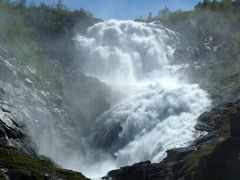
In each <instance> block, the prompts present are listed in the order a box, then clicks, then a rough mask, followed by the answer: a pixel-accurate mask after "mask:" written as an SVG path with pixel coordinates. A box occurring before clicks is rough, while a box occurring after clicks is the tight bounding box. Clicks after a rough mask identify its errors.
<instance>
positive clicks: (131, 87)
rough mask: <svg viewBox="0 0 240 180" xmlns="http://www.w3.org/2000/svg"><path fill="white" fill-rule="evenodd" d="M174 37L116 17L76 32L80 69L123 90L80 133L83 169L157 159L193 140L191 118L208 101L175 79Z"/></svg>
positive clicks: (93, 172)
mask: <svg viewBox="0 0 240 180" xmlns="http://www.w3.org/2000/svg"><path fill="white" fill-rule="evenodd" d="M177 42H178V34H176V33H175V32H173V31H171V30H169V29H167V28H165V27H163V26H162V25H160V24H159V23H150V24H147V23H138V22H134V21H116V20H110V21H106V22H101V23H98V24H96V25H94V26H92V27H91V28H89V29H88V32H87V35H85V36H82V35H78V36H77V37H76V44H77V47H78V48H79V51H80V53H81V57H82V58H83V59H85V61H84V62H83V64H82V65H81V66H82V71H83V72H84V73H85V74H87V75H89V76H92V77H95V78H97V79H99V80H100V81H102V82H105V83H107V84H108V85H109V86H111V87H117V88H118V89H119V91H121V92H124V97H122V98H121V100H120V101H117V102H113V103H112V106H111V108H110V109H109V110H108V111H106V112H104V113H103V114H102V115H101V116H99V117H98V119H97V120H96V122H95V124H94V125H93V127H92V130H91V132H92V133H91V134H90V135H89V136H88V137H85V138H83V140H82V141H83V145H84V148H85V151H86V154H85V155H84V157H83V159H84V165H83V166H82V167H80V170H81V171H83V173H85V174H87V175H89V176H90V177H94V176H101V175H104V174H105V173H106V172H107V171H109V170H111V169H113V168H117V167H120V166H124V165H130V164H133V163H135V162H139V161H145V160H151V161H153V162H158V161H160V160H161V159H162V158H163V157H164V156H165V155H166V150H168V149H171V148H175V147H182V146H186V145H188V144H189V143H191V142H192V140H194V137H195V135H196V133H195V129H194V126H195V125H196V119H197V117H198V116H199V115H200V114H201V113H202V112H204V111H205V110H206V108H207V107H208V106H209V104H210V101H209V99H208V97H207V94H206V93H205V92H204V91H203V90H201V89H200V88H199V86H198V85H196V84H189V83H187V82H184V81H183V80H182V79H181V80H180V77H182V76H181V74H182V72H183V69H184V67H185V65H179V64H178V65H176V64H174V60H173V53H174V50H175V47H176V46H177Z"/></svg>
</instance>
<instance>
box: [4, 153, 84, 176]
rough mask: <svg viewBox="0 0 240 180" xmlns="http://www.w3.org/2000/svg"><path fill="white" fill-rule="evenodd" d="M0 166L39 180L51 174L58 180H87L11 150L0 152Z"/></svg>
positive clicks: (48, 162) (79, 174)
mask: <svg viewBox="0 0 240 180" xmlns="http://www.w3.org/2000/svg"><path fill="white" fill-rule="evenodd" d="M0 165H1V166H3V167H6V168H7V169H13V170H16V171H20V172H26V171H29V172H31V173H30V174H31V175H33V176H34V177H37V178H38V179H39V180H41V179H43V178H44V175H45V174H51V175H53V176H56V177H59V178H63V179H71V180H86V179H87V178H86V177H84V176H83V175H82V174H81V173H79V172H74V171H71V170H65V169H60V168H58V167H56V165H55V164H53V163H52V162H50V161H47V160H42V159H39V158H36V157H33V156H30V155H27V154H24V153H22V152H19V151H17V150H16V149H12V148H9V149H3V150H0ZM4 178H5V176H4V174H3V173H2V172H1V173H0V179H4Z"/></svg>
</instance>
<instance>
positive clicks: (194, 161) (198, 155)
mask: <svg viewBox="0 0 240 180" xmlns="http://www.w3.org/2000/svg"><path fill="white" fill-rule="evenodd" d="M215 147H216V145H210V146H206V147H203V148H202V149H200V150H198V151H195V152H194V153H192V154H191V155H190V156H187V157H186V158H185V159H184V162H183V167H182V169H181V170H182V171H184V172H185V173H186V174H188V173H190V172H191V174H195V173H196V172H197V170H198V167H199V164H200V160H201V159H202V158H203V157H206V156H207V155H209V154H211V153H212V152H213V151H214V149H215Z"/></svg>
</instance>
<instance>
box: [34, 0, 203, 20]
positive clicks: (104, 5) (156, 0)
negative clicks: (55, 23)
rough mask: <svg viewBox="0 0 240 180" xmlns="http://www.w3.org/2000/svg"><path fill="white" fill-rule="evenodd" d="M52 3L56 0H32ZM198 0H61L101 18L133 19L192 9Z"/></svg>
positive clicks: (69, 5) (73, 7)
mask: <svg viewBox="0 0 240 180" xmlns="http://www.w3.org/2000/svg"><path fill="white" fill-rule="evenodd" d="M33 1H34V2H37V3H39V2H44V3H47V4H53V3H54V2H56V0H33ZM199 1H200V0H63V3H64V4H65V5H67V6H68V7H69V8H71V9H79V8H81V7H83V8H84V9H86V10H88V11H90V12H92V13H93V15H94V16H96V17H99V18H102V19H135V18H138V17H140V16H143V17H146V16H148V14H149V13H150V12H152V13H153V14H156V13H157V12H158V11H159V10H160V9H162V8H164V7H168V8H169V9H170V10H177V9H182V10H190V9H193V7H194V5H196V4H197V3H198V2H199Z"/></svg>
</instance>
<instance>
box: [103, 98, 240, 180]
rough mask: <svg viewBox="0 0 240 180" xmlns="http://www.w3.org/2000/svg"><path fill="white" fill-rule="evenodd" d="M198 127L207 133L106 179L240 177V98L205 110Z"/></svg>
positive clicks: (219, 179) (221, 179)
mask: <svg viewBox="0 0 240 180" xmlns="http://www.w3.org/2000/svg"><path fill="white" fill-rule="evenodd" d="M196 129H197V130H199V131H204V132H207V133H205V135H202V136H200V137H199V138H198V139H196V140H195V141H194V142H193V143H192V144H191V145H190V146H189V147H185V148H177V149H171V150H168V151H167V157H166V158H165V159H164V160H162V161H161V162H159V163H150V162H143V163H137V164H134V165H132V166H127V167H122V168H120V169H118V170H113V171H110V172H109V173H108V176H107V177H105V179H111V178H112V179H113V180H128V179H129V180H130V179H131V180H135V179H136V180H239V179H240V171H239V169H240V156H239V154H240V101H237V102H234V103H225V104H222V105H218V106H216V107H214V108H213V109H212V110H211V111H209V112H205V113H203V114H202V115H201V116H200V117H199V119H198V123H197V125H196ZM230 136H231V137H230Z"/></svg>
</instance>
